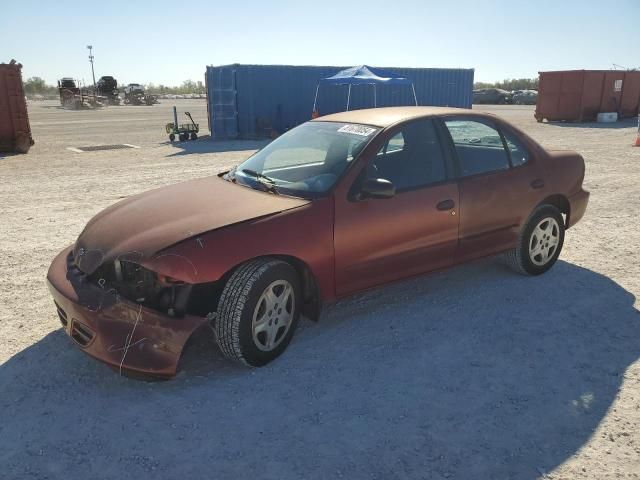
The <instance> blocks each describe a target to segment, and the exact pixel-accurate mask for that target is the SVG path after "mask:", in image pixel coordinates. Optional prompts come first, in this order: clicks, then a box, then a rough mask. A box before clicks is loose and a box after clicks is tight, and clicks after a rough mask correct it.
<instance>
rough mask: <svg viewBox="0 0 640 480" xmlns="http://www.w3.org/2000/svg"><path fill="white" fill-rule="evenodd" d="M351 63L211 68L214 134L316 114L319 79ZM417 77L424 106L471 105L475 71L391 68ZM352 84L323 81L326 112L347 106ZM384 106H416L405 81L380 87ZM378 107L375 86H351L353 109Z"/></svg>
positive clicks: (276, 127) (275, 126)
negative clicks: (374, 91)
mask: <svg viewBox="0 0 640 480" xmlns="http://www.w3.org/2000/svg"><path fill="white" fill-rule="evenodd" d="M344 68H347V67H313V66H291V65H238V64H234V65H224V66H219V67H214V66H208V67H207V71H206V74H205V81H206V84H207V108H208V114H209V130H211V134H212V135H211V136H212V137H213V138H256V137H265V136H267V137H268V136H271V135H276V134H279V133H282V132H285V131H286V130H288V129H290V128H293V127H295V126H296V125H299V124H301V123H303V122H306V121H307V120H309V119H310V118H311V111H312V109H313V100H314V97H315V93H316V86H317V85H318V81H319V80H320V79H322V78H326V77H329V76H331V75H334V74H335V73H337V72H339V71H340V70H343V69H344ZM382 68H384V69H385V70H388V71H391V72H394V73H397V74H398V75H400V76H403V77H407V78H409V79H411V80H412V81H413V84H414V86H415V90H416V96H417V99H418V104H419V105H436V106H449V107H461V108H471V101H472V96H473V73H474V70H473V69H448V68H387V67H382ZM347 92H348V87H347V86H346V85H321V86H320V89H319V92H318V103H317V110H318V111H319V113H320V115H327V114H329V113H334V112H339V111H343V110H346V105H347ZM376 100H377V106H378V107H385V106H393V105H413V104H414V100H413V92H412V91H411V88H410V87H407V86H405V85H377V86H376ZM373 106H374V95H373V85H355V86H352V88H351V99H350V102H349V109H350V110H355V109H358V108H371V107H373Z"/></svg>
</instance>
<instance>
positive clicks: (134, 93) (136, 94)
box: [124, 83, 158, 105]
mask: <svg viewBox="0 0 640 480" xmlns="http://www.w3.org/2000/svg"><path fill="white" fill-rule="evenodd" d="M124 103H125V105H142V104H145V105H153V104H154V103H158V99H157V97H156V96H155V95H148V94H147V93H145V91H144V87H143V86H142V85H140V84H139V83H130V84H129V85H127V86H126V87H124Z"/></svg>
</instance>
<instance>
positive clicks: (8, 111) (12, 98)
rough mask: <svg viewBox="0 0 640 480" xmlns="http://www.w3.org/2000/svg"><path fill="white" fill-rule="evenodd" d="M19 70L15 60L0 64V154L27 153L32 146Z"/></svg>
mask: <svg viewBox="0 0 640 480" xmlns="http://www.w3.org/2000/svg"><path fill="white" fill-rule="evenodd" d="M21 70H22V65H21V64H19V63H16V62H15V60H11V63H8V64H6V63H1V64H0V152H18V153H27V152H28V151H29V148H31V145H33V139H32V138H31V126H30V125H29V116H28V115H27V101H26V99H25V97H24V90H23V88H22V72H21Z"/></svg>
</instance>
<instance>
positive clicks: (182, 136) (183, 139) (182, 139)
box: [178, 133, 186, 142]
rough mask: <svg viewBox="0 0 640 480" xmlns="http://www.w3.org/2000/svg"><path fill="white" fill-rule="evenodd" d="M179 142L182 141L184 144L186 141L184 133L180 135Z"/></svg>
mask: <svg viewBox="0 0 640 480" xmlns="http://www.w3.org/2000/svg"><path fill="white" fill-rule="evenodd" d="M178 140H180V141H181V142H184V141H185V140H186V139H185V138H184V133H181V134H180V135H178Z"/></svg>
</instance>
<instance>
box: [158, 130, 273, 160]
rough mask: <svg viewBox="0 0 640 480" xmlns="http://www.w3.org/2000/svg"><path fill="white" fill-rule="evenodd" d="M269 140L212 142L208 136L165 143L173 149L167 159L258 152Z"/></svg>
mask: <svg viewBox="0 0 640 480" xmlns="http://www.w3.org/2000/svg"><path fill="white" fill-rule="evenodd" d="M269 142H270V140H212V139H211V136H210V135H203V136H200V137H198V140H195V141H193V140H187V141H184V142H178V141H175V142H168V141H167V142H166V144H167V145H171V146H172V147H173V148H174V150H175V151H174V152H173V153H170V154H168V155H167V157H177V156H181V155H193V154H196V155H197V154H202V153H220V152H242V151H247V150H259V149H261V148H262V147H264V146H265V145H267V144H268V143H269Z"/></svg>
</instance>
